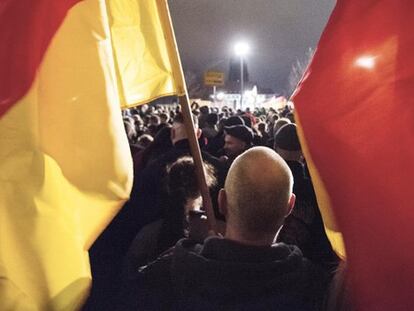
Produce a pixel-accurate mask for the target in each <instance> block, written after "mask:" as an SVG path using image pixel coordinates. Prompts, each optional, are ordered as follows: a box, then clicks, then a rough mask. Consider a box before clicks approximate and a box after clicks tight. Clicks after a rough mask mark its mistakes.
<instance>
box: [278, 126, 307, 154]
mask: <svg viewBox="0 0 414 311" xmlns="http://www.w3.org/2000/svg"><path fill="white" fill-rule="evenodd" d="M275 146H276V147H278V148H280V149H284V150H288V151H300V150H301V147H300V143H299V138H298V134H297V131H296V124H294V123H289V124H285V125H283V126H282V127H281V128H280V129H279V130H278V131H277V132H276V134H275Z"/></svg>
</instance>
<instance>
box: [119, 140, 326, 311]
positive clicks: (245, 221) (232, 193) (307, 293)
mask: <svg viewBox="0 0 414 311" xmlns="http://www.w3.org/2000/svg"><path fill="white" fill-rule="evenodd" d="M292 187H293V177H292V174H291V172H290V170H289V167H288V166H287V165H286V163H285V162H284V161H283V159H282V158H281V157H280V156H279V155H277V153H276V152H274V151H273V150H271V149H270V148H266V147H255V148H252V149H249V150H248V151H246V152H245V153H243V154H242V155H240V156H239V157H237V158H236V160H235V161H234V162H233V164H232V166H231V168H230V170H229V174H228V176H227V179H226V182H225V187H224V189H222V190H221V192H220V195H219V207H220V209H221V211H222V212H223V214H224V215H225V216H226V220H227V230H226V234H225V237H224V238H220V237H210V238H208V239H206V240H205V243H204V245H200V244H196V243H195V242H194V241H191V240H189V239H183V240H181V241H179V242H178V243H177V245H176V246H175V248H174V249H173V250H172V251H171V252H170V253H168V254H166V255H164V256H163V257H161V258H159V259H158V260H157V261H155V262H153V263H151V264H149V265H148V266H146V267H143V268H142V269H141V270H140V272H139V274H138V276H136V277H135V278H134V279H133V281H134V282H132V283H131V284H133V285H134V286H132V285H131V284H129V285H128V286H127V288H128V291H126V292H124V294H127V296H123V297H122V304H120V310H121V309H122V310H139V309H142V310H319V308H320V306H321V301H322V299H323V298H322V297H323V296H324V293H325V289H326V284H327V278H326V276H325V274H324V272H323V271H322V270H319V269H318V268H317V267H316V266H313V265H312V264H311V263H310V262H309V261H308V260H306V259H305V258H304V257H303V256H302V253H301V251H300V250H299V249H298V248H297V247H295V246H290V245H286V244H283V243H280V244H274V243H273V241H274V240H275V237H276V235H277V232H278V231H279V230H280V228H281V226H282V225H283V221H284V219H285V218H286V217H287V215H288V214H289V213H290V211H291V209H292V207H293V205H294V202H295V196H294V194H292ZM134 288H135V290H134Z"/></svg>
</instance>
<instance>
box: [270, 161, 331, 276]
mask: <svg viewBox="0 0 414 311" xmlns="http://www.w3.org/2000/svg"><path fill="white" fill-rule="evenodd" d="M287 164H288V166H289V168H290V170H291V171H292V174H293V180H294V184H293V193H295V195H296V202H295V206H294V208H293V210H292V213H291V214H290V215H289V216H288V217H287V218H286V220H285V223H284V225H283V227H282V230H281V231H280V233H279V235H278V237H277V241H278V242H284V243H286V244H293V245H296V246H298V247H299V248H300V250H301V251H302V253H303V255H304V256H305V257H306V258H308V259H310V260H312V262H314V263H318V264H319V265H320V266H323V267H324V268H326V269H328V270H334V269H335V268H336V266H337V264H338V263H339V258H338V257H337V256H336V254H335V252H334V251H333V249H332V246H331V243H330V242H329V240H328V238H327V236H326V233H325V229H324V225H323V221H322V216H321V213H320V211H319V207H318V203H317V201H316V196H315V192H314V189H313V185H312V182H311V180H310V179H309V178H307V177H306V174H305V169H304V167H303V165H302V164H301V163H300V162H298V161H287Z"/></svg>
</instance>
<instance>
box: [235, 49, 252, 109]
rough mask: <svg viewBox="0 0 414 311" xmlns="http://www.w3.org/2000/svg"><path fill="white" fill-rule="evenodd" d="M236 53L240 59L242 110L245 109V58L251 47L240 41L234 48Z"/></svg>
mask: <svg viewBox="0 0 414 311" xmlns="http://www.w3.org/2000/svg"><path fill="white" fill-rule="evenodd" d="M234 52H235V53H236V55H237V56H239V57H240V109H243V91H244V74H243V60H244V59H243V57H244V56H245V55H247V53H248V52H249V45H248V44H247V43H246V42H244V41H240V42H237V43H236V45H235V46H234Z"/></svg>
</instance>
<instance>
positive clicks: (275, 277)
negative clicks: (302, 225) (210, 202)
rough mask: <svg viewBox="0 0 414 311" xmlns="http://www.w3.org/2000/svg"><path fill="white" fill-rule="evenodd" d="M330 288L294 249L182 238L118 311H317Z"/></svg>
mask: <svg viewBox="0 0 414 311" xmlns="http://www.w3.org/2000/svg"><path fill="white" fill-rule="evenodd" d="M327 283H328V277H327V275H326V273H325V272H324V271H322V270H320V269H319V268H318V267H316V266H314V265H313V264H311V263H310V262H309V261H308V260H306V259H305V258H304V257H303V256H302V253H301V251H300V250H299V249H298V248H297V247H295V246H289V245H286V244H283V243H280V244H275V245H274V246H272V247H270V246H263V247H262V246H247V245H242V244H239V243H237V242H234V241H231V240H227V239H221V238H209V239H207V240H206V242H205V244H204V245H203V246H202V245H199V244H195V243H194V242H193V241H191V240H189V239H183V240H181V241H179V242H178V243H177V245H176V247H175V248H174V250H173V251H171V252H170V253H168V254H166V255H164V256H162V257H160V258H159V259H158V260H157V261H155V262H153V263H151V264H149V265H148V266H146V267H144V268H143V269H142V270H141V271H140V272H139V273H138V274H137V275H136V276H134V277H133V278H131V279H130V280H129V282H128V283H127V285H126V286H125V288H124V291H123V295H122V296H121V297H120V301H119V304H118V310H301V311H306V310H319V308H320V306H321V303H322V301H323V297H324V295H325V291H326V287H327Z"/></svg>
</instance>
